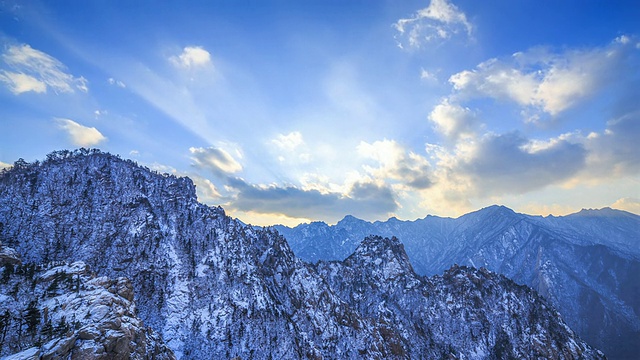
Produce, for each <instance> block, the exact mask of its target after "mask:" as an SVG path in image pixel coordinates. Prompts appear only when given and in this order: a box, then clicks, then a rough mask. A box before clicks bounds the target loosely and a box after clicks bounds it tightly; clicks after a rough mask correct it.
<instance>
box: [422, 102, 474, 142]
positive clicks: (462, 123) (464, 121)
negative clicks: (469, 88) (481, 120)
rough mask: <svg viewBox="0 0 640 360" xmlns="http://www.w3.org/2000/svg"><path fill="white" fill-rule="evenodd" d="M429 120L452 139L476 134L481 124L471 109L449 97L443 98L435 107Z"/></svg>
mask: <svg viewBox="0 0 640 360" xmlns="http://www.w3.org/2000/svg"><path fill="white" fill-rule="evenodd" d="M429 120H431V121H432V122H433V123H434V124H435V125H436V129H437V130H438V132H440V133H441V134H443V135H445V136H446V137H447V138H449V139H452V140H457V139H458V138H464V137H471V136H474V135H475V132H476V128H477V127H478V126H479V124H478V119H477V118H476V115H475V114H474V113H473V111H471V109H469V108H466V107H462V106H460V105H457V104H451V103H449V100H448V99H444V100H442V102H441V103H440V104H438V105H436V107H434V108H433V110H432V111H431V114H429Z"/></svg>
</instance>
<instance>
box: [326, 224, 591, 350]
mask: <svg viewBox="0 0 640 360" xmlns="http://www.w3.org/2000/svg"><path fill="white" fill-rule="evenodd" d="M316 266H317V267H318V271H319V272H320V274H322V275H323V276H324V277H325V279H327V281H328V282H329V284H330V285H331V287H332V289H334V290H335V291H336V293H337V294H338V295H339V296H340V297H341V298H342V299H344V300H345V301H346V302H348V303H350V304H353V305H354V306H356V308H357V310H358V312H359V313H360V314H362V315H364V316H367V317H372V318H377V319H380V321H381V322H382V324H389V328H390V330H389V334H390V335H389V341H390V342H391V343H392V345H393V346H392V350H394V351H395V354H397V355H402V356H405V357H407V358H409V359H419V358H427V359H435V358H441V357H442V356H443V354H444V355H445V356H446V357H450V358H457V359H460V358H467V357H468V358H480V359H485V358H490V359H505V358H517V359H522V358H545V359H576V358H580V357H585V358H593V357H598V356H600V354H598V352H596V351H594V350H593V349H591V348H589V347H588V346H585V344H584V343H582V344H580V343H574V342H573V340H571V339H575V337H576V336H575V334H574V333H573V331H572V330H571V329H570V328H569V327H568V326H567V325H565V324H564V323H561V322H558V321H557V319H558V318H559V317H560V316H559V314H558V313H556V312H555V311H554V310H552V308H551V306H550V305H549V304H548V303H547V302H546V301H545V300H544V299H543V298H541V297H539V296H538V295H537V294H536V293H535V292H534V291H532V290H531V289H529V288H528V287H526V286H520V285H516V284H515V283H513V282H512V281H511V280H509V279H507V278H505V277H504V276H501V275H497V274H494V273H491V272H489V271H488V270H486V269H480V270H476V269H473V268H468V267H461V266H457V265H455V266H453V267H452V268H451V269H449V270H447V271H445V273H444V275H443V276H433V277H431V278H423V277H420V276H418V275H416V274H415V272H414V271H413V269H412V267H411V264H410V263H409V259H408V257H407V254H406V253H405V251H404V247H403V246H402V244H400V242H399V241H398V240H397V239H396V238H391V239H389V238H382V237H378V236H370V237H368V238H366V239H365V240H364V241H363V242H362V243H361V245H360V246H358V248H357V249H356V250H355V252H354V253H353V254H352V255H351V256H349V257H348V258H347V259H346V260H344V261H342V262H320V263H318V264H317V265H316ZM532 324H538V325H537V326H531V325H532ZM391 329H393V331H391ZM383 330H384V328H383ZM384 334H385V333H384V332H383V335H384Z"/></svg>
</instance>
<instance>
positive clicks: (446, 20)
mask: <svg viewBox="0 0 640 360" xmlns="http://www.w3.org/2000/svg"><path fill="white" fill-rule="evenodd" d="M394 27H395V29H396V30H397V31H398V33H399V36H396V39H397V40H398V46H400V47H401V48H402V47H404V45H403V42H404V39H406V42H408V45H409V46H410V47H420V46H421V45H422V44H423V43H428V42H432V41H436V40H440V41H442V40H446V39H449V38H450V37H451V36H452V35H454V34H458V33H461V32H464V33H466V34H467V35H468V36H471V33H472V32H473V26H472V25H471V23H470V22H469V21H468V20H467V16H466V15H465V14H464V13H463V12H462V11H460V10H459V9H458V7H457V6H455V5H454V4H452V3H450V2H448V1H447V0H431V3H430V4H429V6H428V7H426V8H424V9H421V10H418V11H417V12H416V13H415V14H414V15H413V17H410V18H407V19H400V20H398V21H397V22H396V23H395V24H394Z"/></svg>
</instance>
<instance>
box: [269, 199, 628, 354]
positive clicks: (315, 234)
mask: <svg viewBox="0 0 640 360" xmlns="http://www.w3.org/2000/svg"><path fill="white" fill-rule="evenodd" d="M276 228H277V229H278V231H279V232H281V233H282V234H283V235H284V236H285V237H286V238H287V241H289V243H290V244H291V247H292V249H293V250H294V252H295V253H296V255H298V256H300V257H301V258H302V259H305V260H308V261H313V262H315V261H318V260H320V259H325V260H332V259H334V260H342V259H344V258H346V257H347V256H349V254H351V253H352V252H353V251H354V250H355V249H356V247H357V246H358V243H359V241H360V240H359V239H361V238H363V237H365V236H367V235H369V234H376V235H380V236H385V237H391V236H397V237H398V238H399V239H400V240H401V241H402V243H403V244H404V246H405V248H406V251H407V253H408V256H409V258H410V259H411V264H412V266H413V268H414V269H415V270H416V272H417V273H419V274H421V275H436V274H442V272H443V271H445V270H446V269H448V268H449V267H450V266H452V265H453V264H461V265H467V266H474V267H485V268H487V269H489V270H491V271H494V272H497V273H500V274H503V275H505V276H507V277H509V278H510V279H512V280H514V281H516V282H517V283H519V284H525V285H528V286H530V287H532V288H533V289H535V290H536V291H538V292H539V293H540V294H541V295H542V296H543V297H545V298H546V299H547V300H549V301H550V303H551V304H552V305H554V307H556V308H557V309H558V311H559V312H560V313H561V314H562V316H563V318H564V319H565V320H566V321H567V323H568V324H569V325H570V326H571V328H572V329H573V330H575V331H576V332H577V333H578V334H579V335H580V336H581V337H582V338H584V339H586V340H587V341H588V342H589V343H590V344H593V345H594V346H597V347H598V348H600V349H602V350H605V353H606V354H607V356H608V357H609V358H612V359H628V358H630V357H631V358H632V357H634V356H635V354H638V353H639V352H640V286H639V284H640V283H639V280H638V275H637V274H639V273H640V217H639V216H638V215H634V214H631V213H628V212H624V211H619V210H612V209H609V208H605V209H601V210H583V211H581V212H579V213H576V214H572V215H568V216H561V217H554V216H548V217H540V216H528V215H523V214H518V213H515V212H514V211H512V210H510V209H508V208H506V207H503V206H491V207H488V208H485V209H482V210H479V211H476V212H473V213H470V214H467V215H464V216H461V217H459V218H457V219H451V218H440V217H436V216H427V217H425V218H424V219H418V220H415V221H401V220H398V219H395V218H391V219H389V220H387V221H376V222H373V223H370V222H367V221H363V220H360V219H357V218H354V217H352V216H347V217H345V218H344V219H343V220H341V221H340V222H338V223H337V224H336V225H333V226H328V225H327V224H325V223H321V222H315V223H311V224H303V225H300V226H298V227H296V228H286V227H282V226H276Z"/></svg>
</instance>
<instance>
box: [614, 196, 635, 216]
mask: <svg viewBox="0 0 640 360" xmlns="http://www.w3.org/2000/svg"><path fill="white" fill-rule="evenodd" d="M611 207H612V208H614V209H619V210H624V211H628V212H631V213H634V214H638V215H640V199H638V198H632V197H626V198H620V199H618V200H616V202H614V203H613V204H612V205H611Z"/></svg>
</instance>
